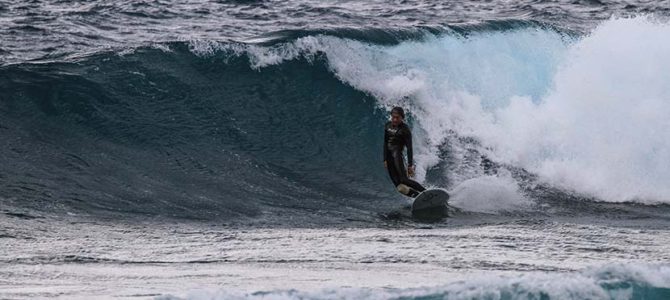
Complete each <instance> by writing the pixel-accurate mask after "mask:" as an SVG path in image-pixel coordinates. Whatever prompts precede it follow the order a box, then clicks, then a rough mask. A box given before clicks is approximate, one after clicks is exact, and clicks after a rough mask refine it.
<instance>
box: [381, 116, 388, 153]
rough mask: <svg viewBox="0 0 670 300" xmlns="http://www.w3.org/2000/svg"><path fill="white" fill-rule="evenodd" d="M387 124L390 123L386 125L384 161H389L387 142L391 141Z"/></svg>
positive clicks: (383, 148)
mask: <svg viewBox="0 0 670 300" xmlns="http://www.w3.org/2000/svg"><path fill="white" fill-rule="evenodd" d="M386 126H388V124H386V125H384V145H383V147H382V150H384V161H388V151H386V144H387V143H388V141H389V134H388V131H387V130H386Z"/></svg>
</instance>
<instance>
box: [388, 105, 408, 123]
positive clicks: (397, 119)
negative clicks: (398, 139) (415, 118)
mask: <svg viewBox="0 0 670 300" xmlns="http://www.w3.org/2000/svg"><path fill="white" fill-rule="evenodd" d="M403 120H405V111H404V110H403V109H402V107H400V106H396V107H394V108H393V109H391V124H393V126H397V125H399V124H400V123H402V121H403Z"/></svg>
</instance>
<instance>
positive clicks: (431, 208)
mask: <svg viewBox="0 0 670 300" xmlns="http://www.w3.org/2000/svg"><path fill="white" fill-rule="evenodd" d="M448 202H449V193H447V191H445V190H443V189H428V190H425V191H423V192H421V194H419V195H417V196H416V198H414V202H413V203H412V216H413V217H415V218H422V219H440V218H444V217H447V213H448V209H447V203H448Z"/></svg>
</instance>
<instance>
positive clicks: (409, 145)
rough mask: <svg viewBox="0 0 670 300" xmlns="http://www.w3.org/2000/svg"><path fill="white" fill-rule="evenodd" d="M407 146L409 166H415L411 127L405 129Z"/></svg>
mask: <svg viewBox="0 0 670 300" xmlns="http://www.w3.org/2000/svg"><path fill="white" fill-rule="evenodd" d="M405 146H406V147H407V165H408V166H412V165H414V158H413V156H414V153H413V152H414V151H413V150H414V149H412V131H411V130H410V129H409V127H405Z"/></svg>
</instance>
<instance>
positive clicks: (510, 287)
mask: <svg viewBox="0 0 670 300" xmlns="http://www.w3.org/2000/svg"><path fill="white" fill-rule="evenodd" d="M445 280H446V281H452V282H451V283H448V284H445V285H442V286H435V287H421V288H408V289H369V288H329V289H322V290H316V291H297V290H278V291H269V292H256V293H245V292H240V291H235V290H218V291H214V290H194V291H191V292H189V293H188V294H186V295H185V296H183V297H173V296H166V297H164V299H193V300H196V299H212V300H214V299H398V298H403V299H423V298H433V297H434V298H440V299H442V298H448V299H501V298H510V299H544V298H547V299H631V297H633V293H634V290H633V284H635V285H637V286H639V287H638V288H643V289H648V290H652V289H667V288H670V266H668V265H662V264H658V265H653V264H644V263H617V264H609V265H604V266H599V267H593V268H588V269H585V270H582V271H580V272H571V273H550V272H525V273H516V274H504V275H501V274H491V273H488V274H482V275H479V276H474V277H472V278H468V279H465V280H454V279H453V278H445ZM641 293H642V294H645V292H644V291H643V292H641ZM652 294H653V293H652Z"/></svg>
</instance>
